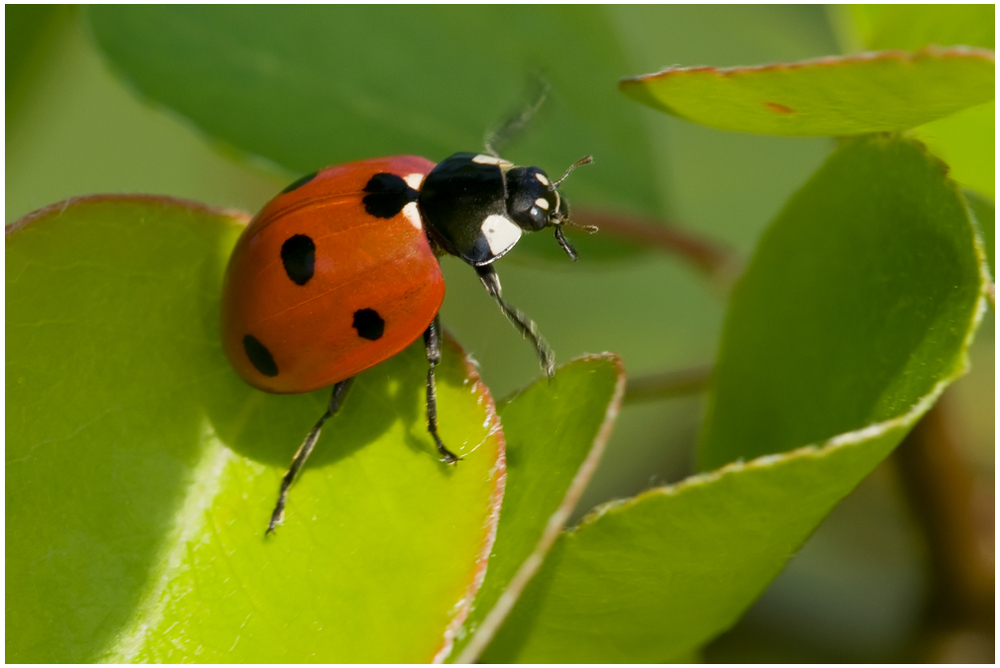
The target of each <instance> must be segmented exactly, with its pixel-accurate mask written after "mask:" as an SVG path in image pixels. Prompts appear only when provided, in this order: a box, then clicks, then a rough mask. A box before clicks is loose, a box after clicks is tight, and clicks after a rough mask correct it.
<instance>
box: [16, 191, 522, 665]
mask: <svg viewBox="0 0 1000 668" xmlns="http://www.w3.org/2000/svg"><path fill="white" fill-rule="evenodd" d="M245 220H246V218H245V217H244V216H240V215H226V214H224V213H220V212H214V211H209V210H206V209H204V208H201V207H198V206H194V205H191V204H187V203H183V202H178V201H168V200H162V199H154V198H136V197H133V198H109V197H104V198H89V199H85V200H79V201H71V202H67V203H65V204H63V205H58V206H55V207H51V208H49V209H46V210H44V211H43V212H41V213H39V214H37V215H35V216H33V217H31V218H30V220H26V221H22V223H20V224H18V225H17V226H15V227H14V228H13V231H11V230H8V233H9V234H8V237H7V258H6V280H7V284H6V285H7V316H8V320H7V342H8V343H10V344H11V345H10V347H9V348H8V349H7V357H6V360H7V363H6V390H7V416H8V417H7V437H8V438H9V439H10V440H8V441H7V448H6V465H7V477H6V497H5V498H6V521H7V533H6V543H7V547H6V563H7V577H8V588H7V627H6V631H7V635H6V638H7V640H6V646H5V648H6V656H7V658H8V659H9V660H14V661H41V662H48V661H70V662H73V661H94V660H112V661H134V660H147V661H195V660H197V661H241V662H257V661H265V662H266V661H279V662H281V661H287V662H292V661H307V660H319V661H427V660H430V659H431V658H433V657H434V656H435V654H437V653H441V652H442V650H446V649H447V648H448V646H449V644H450V636H451V635H453V634H454V632H455V631H456V629H457V628H458V626H459V625H460V624H461V622H462V620H463V617H464V616H465V615H466V614H467V612H468V610H469V607H470V604H471V600H472V597H473V595H474V594H475V591H476V589H477V588H478V586H479V583H480V582H481V578H482V575H483V571H484V569H485V565H486V564H485V560H486V558H487V557H488V554H489V553H488V550H489V548H490V546H491V545H492V542H493V535H494V532H495V527H496V518H497V512H498V510H499V504H500V499H501V496H502V490H503V481H504V456H503V436H502V432H501V431H500V427H499V422H498V420H497V418H496V416H495V413H494V410H493V404H492V400H491V399H490V397H489V394H488V393H487V392H486V390H485V388H484V387H483V385H482V384H481V383H479V382H478V381H477V377H476V375H475V372H474V371H473V370H472V368H471V367H470V366H469V364H468V363H467V362H466V361H465V360H464V358H463V353H462V352H461V350H460V349H459V348H458V346H457V345H456V344H454V343H453V342H449V343H448V344H447V345H446V347H445V350H444V362H443V364H442V365H441V366H440V367H438V368H439V373H438V396H439V402H440V421H441V431H442V437H443V438H444V440H445V442H446V443H448V445H449V446H450V447H451V448H452V449H453V450H455V451H456V452H458V453H459V454H462V455H464V457H465V459H464V460H463V461H462V462H461V463H459V464H458V465H457V466H455V467H451V466H447V465H445V464H443V463H442V462H440V461H439V458H438V456H437V454H436V452H435V450H434V446H433V443H432V441H431V440H430V439H429V437H428V435H427V433H426V426H425V419H424V378H425V376H426V368H427V363H426V359H425V358H424V351H423V345H422V342H420V343H417V344H415V345H414V346H411V347H410V348H409V349H407V350H406V351H405V352H404V353H402V354H400V355H398V356H397V357H395V358H393V359H392V360H390V361H388V362H386V363H384V364H381V365H379V366H377V367H375V368H373V369H371V370H369V371H366V372H364V373H363V374H361V375H360V376H359V378H358V381H357V382H356V383H355V385H354V387H353V388H352V390H351V392H350V395H349V396H348V399H347V402H346V405H345V407H344V409H343V410H342V411H341V413H340V414H339V415H337V416H336V417H335V418H334V419H333V420H331V421H330V422H328V423H327V427H326V429H325V431H324V433H323V437H322V438H321V440H320V442H319V444H318V446H317V450H316V452H315V453H314V455H313V457H312V458H311V459H310V461H309V462H308V464H307V466H306V468H305V469H304V471H303V474H302V476H301V479H300V480H299V482H298V483H297V484H296V486H295V488H294V489H293V491H292V495H291V499H290V502H289V507H288V516H287V517H288V519H287V521H286V523H285V524H284V525H283V526H282V527H280V528H279V530H278V531H277V533H276V535H274V536H272V537H270V538H267V539H266V538H265V537H264V528H265V526H266V523H267V519H268V517H269V514H270V511H271V507H272V505H273V504H274V501H275V498H276V494H277V489H278V482H279V479H280V476H281V474H282V473H283V471H284V469H285V467H286V466H287V465H288V462H289V460H290V458H291V455H292V453H293V451H294V450H295V448H296V447H298V445H299V443H300V442H301V440H302V438H303V437H304V434H305V432H306V431H307V430H308V429H309V428H310V427H311V425H312V424H313V423H314V421H315V420H316V418H317V417H318V416H319V414H320V413H321V412H322V410H323V408H324V406H325V404H326V401H327V396H326V393H325V392H318V393H313V394H309V395H295V396H275V395H266V394H264V393H261V392H258V391H256V390H253V389H251V388H249V387H248V386H246V385H245V384H244V383H243V382H242V381H241V380H240V379H239V378H238V377H237V376H236V375H235V373H234V372H233V371H232V370H231V369H230V368H229V367H228V364H227V363H226V361H225V358H224V357H223V356H222V353H221V350H220V344H219V335H218V317H219V310H218V301H219V292H220V286H221V272H222V268H223V267H224V263H225V259H226V257H227V255H228V252H229V250H230V248H231V247H232V244H233V243H234V241H235V238H236V236H237V234H238V233H239V231H240V225H239V223H240V222H245Z"/></svg>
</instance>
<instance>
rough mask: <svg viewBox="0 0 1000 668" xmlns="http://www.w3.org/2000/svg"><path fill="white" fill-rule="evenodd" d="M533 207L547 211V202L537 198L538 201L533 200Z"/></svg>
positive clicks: (542, 198)
mask: <svg viewBox="0 0 1000 668" xmlns="http://www.w3.org/2000/svg"><path fill="white" fill-rule="evenodd" d="M535 206H537V207H540V208H541V209H543V210H544V211H548V210H549V200H547V199H545V198H544V197H539V198H538V199H536V200H535Z"/></svg>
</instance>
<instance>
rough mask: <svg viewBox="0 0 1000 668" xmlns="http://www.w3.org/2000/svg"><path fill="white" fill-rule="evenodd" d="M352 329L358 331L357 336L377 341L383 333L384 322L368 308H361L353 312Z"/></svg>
mask: <svg viewBox="0 0 1000 668" xmlns="http://www.w3.org/2000/svg"><path fill="white" fill-rule="evenodd" d="M353 326H354V329H356V330H358V336H360V337H361V338H362V339H368V340H369V341H378V340H379V339H381V338H382V333H383V332H384V331H385V320H383V319H382V316H380V315H379V314H378V313H377V312H376V311H374V310H372V309H370V308H363V309H361V310H360V311H355V312H354V325H353Z"/></svg>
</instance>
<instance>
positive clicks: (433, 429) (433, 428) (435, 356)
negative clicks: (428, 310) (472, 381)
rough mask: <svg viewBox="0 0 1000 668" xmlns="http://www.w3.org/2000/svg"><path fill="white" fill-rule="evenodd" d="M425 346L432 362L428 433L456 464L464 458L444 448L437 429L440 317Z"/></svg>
mask: <svg viewBox="0 0 1000 668" xmlns="http://www.w3.org/2000/svg"><path fill="white" fill-rule="evenodd" d="M424 346H426V348H427V361H428V362H430V368H429V369H428V370H427V431H429V432H430V434H431V436H432V437H433V438H434V445H436V446H437V450H438V452H439V453H441V456H442V457H443V458H444V461H445V462H447V463H448V464H454V463H455V462H457V461H459V460H460V459H462V458H461V457H459V456H458V455H456V454H455V453H453V452H452V451H451V450H449V449H448V448H446V447H444V443H442V442H441V437H439V436H438V428H437V390H436V389H435V387H434V367H436V366H437V365H438V364H439V363H440V362H441V320H440V316H437V315H436V316H434V320H432V321H431V324H430V327H428V328H427V331H426V332H424Z"/></svg>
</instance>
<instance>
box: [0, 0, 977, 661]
mask: <svg viewBox="0 0 1000 668" xmlns="http://www.w3.org/2000/svg"><path fill="white" fill-rule="evenodd" d="M5 13H6V21H7V23H6V26H7V27H6V38H7V42H6V44H7V45H6V56H7V66H6V67H7V70H6V74H7V84H6V100H7V101H6V111H7V116H6V117H7V133H6V138H7V144H6V146H7V148H6V174H7V177H6V178H7V181H6V209H5V221H6V222H7V223H11V222H13V221H15V220H17V219H18V218H20V217H21V216H23V215H25V214H26V213H28V212H30V211H32V210H34V209H37V208H40V207H42V206H45V205H47V204H51V203H54V202H57V201H60V200H63V199H66V198H68V197H73V196H78V195H86V194H92V193H153V194H162V195H169V196H173V197H182V198H190V199H194V200H198V201H201V202H205V203H208V204H211V205H215V206H221V207H233V208H238V209H242V210H245V211H250V212H252V211H255V210H256V209H258V208H259V207H260V206H261V205H262V204H263V203H264V202H266V201H267V200H268V199H270V198H271V197H272V196H273V195H274V194H275V193H276V192H277V191H278V190H280V189H281V188H282V187H283V186H284V185H286V184H287V183H288V182H289V181H290V180H291V179H292V178H294V177H295V176H297V175H295V174H289V173H287V172H283V171H281V170H279V169H277V168H275V167H273V166H272V165H270V164H266V163H264V162H263V161H251V160H247V159H245V158H243V157H240V156H238V155H237V154H236V153H235V152H233V151H228V150H227V149H226V147H223V146H217V145H213V142H212V141H211V140H207V139H206V138H205V137H204V136H202V135H200V134H199V133H198V132H197V131H196V130H195V129H194V128H193V127H192V126H190V125H189V124H188V123H187V122H186V121H185V120H184V119H183V118H179V117H177V116H176V115H174V114H172V113H171V112H170V111H167V110H163V109H156V108H152V107H150V106H149V105H148V104H147V103H145V102H144V101H142V100H140V99H139V98H137V97H136V96H135V95H133V93H132V92H131V91H130V90H129V89H128V88H127V87H126V86H125V85H123V83H122V82H121V81H120V80H119V79H117V78H116V77H115V76H114V75H113V73H112V72H111V71H110V70H109V68H108V67H107V65H106V64H105V62H104V61H103V60H102V58H101V55H100V54H99V53H98V52H97V51H96V49H95V47H94V44H93V41H92V39H91V37H90V35H89V34H88V28H87V25H86V22H85V20H84V15H83V12H81V11H80V10H78V9H75V8H68V7H39V6H7V7H6V10H5ZM608 13H609V16H611V17H612V19H613V21H612V23H613V25H612V29H613V30H615V31H617V33H618V34H619V36H620V41H621V43H622V44H623V45H625V48H626V49H627V50H628V51H629V53H628V56H629V58H630V59H631V61H632V62H633V63H636V65H637V68H636V69H635V70H634V71H627V72H620V73H619V74H620V75H621V76H627V75H634V74H640V73H643V72H651V71H656V70H658V69H660V68H662V67H664V66H667V65H670V64H675V63H677V64H683V65H702V64H704V65H717V66H730V65H750V64H757V63H763V62H770V61H787V60H798V59H803V58H810V57H816V56H823V55H830V54H836V53H839V52H841V51H842V50H843V49H842V47H841V45H840V44H841V43H842V42H845V39H846V43H850V39H847V38H845V37H844V34H843V33H844V30H845V28H844V21H843V15H842V14H840V13H835V12H833V11H831V10H828V9H827V8H824V7H820V6H808V7H798V6H773V7H752V6H730V7H721V6H714V7H712V6H708V7H691V6H669V7H658V8H650V7H638V8H634V7H620V8H614V9H609V12H608ZM835 27H837V31H839V32H840V33H841V34H839V35H837V34H835V32H836V31H835V29H834V28H835ZM838 39H839V41H838ZM609 85H612V86H613V82H609ZM607 93H608V91H602V94H607ZM613 94H615V95H617V94H618V93H617V92H614V93H613ZM512 102H513V101H512ZM504 111H506V110H505V109H498V110H496V113H495V115H496V116H498V117H499V116H500V115H502V114H503V113H504ZM639 113H640V114H641V118H642V119H643V122H644V123H645V124H646V126H647V128H648V130H649V133H650V136H651V137H653V142H654V144H655V145H654V146H653V153H654V155H655V157H656V165H655V169H656V170H657V173H656V174H655V175H654V176H655V182H656V184H657V186H658V189H659V199H660V202H661V209H662V212H663V214H664V215H665V216H667V217H669V219H670V220H672V221H675V222H676V223H677V224H679V225H681V226H682V227H684V228H685V229H687V230H690V231H692V232H695V233H697V234H699V235H702V236H704V237H705V238H707V239H710V240H714V241H716V242H718V243H720V244H722V245H724V246H728V247H731V248H734V249H735V250H737V251H738V252H739V253H741V254H742V255H744V256H748V255H749V254H750V253H751V252H752V250H753V247H754V243H755V241H756V239H757V237H758V235H759V234H760V232H761V231H762V230H763V229H764V227H765V226H766V225H767V224H768V222H769V221H770V220H771V219H772V218H773V217H774V215H775V214H776V213H777V212H778V210H779V209H780V208H781V206H782V205H783V203H784V202H785V200H786V199H787V198H788V197H789V195H790V194H791V193H792V192H794V191H795V189H796V188H797V187H798V186H799V185H801V184H802V183H803V182H804V181H805V180H806V179H807V178H808V177H809V176H810V175H811V174H812V173H813V172H814V171H815V170H816V169H817V168H818V167H819V165H820V164H821V163H822V161H823V160H824V159H825V157H826V156H827V155H828V154H829V153H830V151H831V150H832V148H833V145H834V144H833V141H832V140H829V139H821V138H818V139H813V138H810V139H804V138H789V137H767V136H756V135H743V134H736V133H727V132H721V131H717V130H712V129H710V128H705V127H701V126H697V125H694V124H691V123H686V122H684V121H680V120H678V119H675V118H673V117H668V116H665V115H663V114H660V113H658V112H655V111H652V110H649V109H646V108H642V109H640V112H639ZM327 131H328V130H327ZM478 148H479V147H477V146H455V147H454V150H456V151H458V150H477V149H478ZM589 150H590V149H589V148H588V147H587V146H580V154H581V155H583V154H585V153H587V152H589ZM372 157H374V156H372ZM428 157H434V156H428ZM596 157H597V159H598V160H599V159H600V156H599V155H598V156H596ZM442 265H443V268H444V271H445V274H446V277H447V285H448V295H447V298H446V300H445V305H444V310H443V313H442V317H443V321H444V324H445V326H446V327H447V328H448V329H449V330H450V331H451V332H452V333H453V334H454V335H455V336H456V337H457V338H458V340H459V341H461V342H462V345H463V346H464V347H465V348H466V350H467V351H468V352H469V353H471V354H472V355H473V356H474V357H475V358H476V360H477V361H478V362H479V364H480V365H481V371H482V375H483V377H484V379H485V380H486V382H487V384H488V385H489V387H490V388H491V390H492V392H493V393H494V395H495V396H497V397H502V396H504V395H507V394H509V393H510V392H512V391H514V390H516V389H517V388H518V387H521V386H522V385H525V384H526V383H528V382H529V381H530V380H531V379H533V378H534V377H535V376H536V375H537V373H538V369H537V364H536V362H535V359H534V357H533V355H532V353H531V350H530V349H529V347H528V346H527V345H526V344H525V343H523V342H522V341H521V340H520V339H519V337H518V336H517V335H516V334H515V333H514V332H513V330H512V329H511V328H510V327H509V325H507V323H506V322H505V321H504V319H503V317H502V316H501V314H500V313H499V312H498V311H497V309H496V307H495V306H494V304H493V303H492V302H491V301H490V300H489V299H488V298H487V296H486V295H485V293H484V292H483V290H482V288H481V286H480V285H479V282H478V281H477V280H476V279H475V278H474V275H473V273H472V272H471V270H469V268H468V267H466V266H465V265H463V264H461V263H460V262H458V261H456V260H453V259H452V258H446V259H444V260H443V262H442ZM498 272H499V274H500V276H501V278H502V280H503V284H504V288H505V296H507V298H508V299H509V300H510V301H511V302H513V303H514V304H516V305H517V306H518V307H519V308H521V309H522V310H524V311H525V312H527V313H529V314H530V315H531V316H532V317H533V318H534V319H535V320H536V321H537V322H538V324H539V326H540V328H541V330H542V332H544V333H545V335H546V337H547V338H548V339H549V341H550V343H551V344H552V346H553V348H554V349H555V350H556V352H557V356H558V357H557V359H558V360H560V361H562V362H566V361H568V360H569V359H571V358H573V357H576V356H577V355H580V354H583V353H588V352H600V351H604V350H611V351H614V352H616V353H618V354H620V355H621V356H622V358H623V359H624V361H625V364H626V368H627V370H628V372H629V374H630V377H633V378H634V377H637V376H642V375H645V374H650V373H656V372H661V371H667V370H671V369H681V368H688V367H692V366H696V365H700V364H706V363H710V362H711V361H712V359H713V358H714V355H715V351H716V348H717V345H718V337H719V332H720V328H721V325H722V319H723V317H724V313H725V306H726V305H725V298H724V295H722V294H721V292H720V291H719V290H718V289H717V288H716V287H714V286H712V285H711V284H709V283H708V282H706V280H705V279H704V278H703V277H702V276H700V275H698V274H695V273H694V272H692V271H691V270H690V269H689V267H688V265H687V264H685V263H684V262H682V261H680V260H678V259H677V258H673V257H668V256H664V255H662V254H646V255H640V256H638V257H633V258H631V259H627V260H620V261H610V262H596V263H595V262H588V261H587V257H586V255H583V257H581V260H580V262H579V263H577V264H575V265H571V264H570V263H569V262H568V261H566V262H565V263H554V262H544V261H539V260H537V259H535V258H533V257H531V256H530V255H528V254H524V253H518V252H517V251H515V252H513V253H511V254H510V255H509V256H508V257H507V258H505V259H504V260H503V261H502V262H501V263H500V264H499V265H498ZM994 331H995V327H994V316H993V312H992V311H991V312H990V313H988V314H987V317H986V318H985V320H984V323H983V326H982V328H981V329H980V332H979V334H978V339H977V341H976V344H975V345H974V347H973V350H972V372H971V373H970V374H969V375H968V376H967V377H966V378H964V379H963V380H961V381H960V382H959V383H957V384H956V385H955V386H954V387H953V388H952V389H951V390H949V392H948V395H947V396H946V398H945V399H946V401H947V402H948V405H949V409H950V411H951V412H952V414H953V415H954V416H955V419H953V420H952V421H951V427H952V428H953V430H954V432H955V433H954V434H953V437H954V439H955V441H956V442H957V443H958V444H960V446H961V448H962V453H963V455H964V456H965V458H966V459H967V461H968V462H970V463H971V466H972V467H973V470H974V471H975V472H976V474H977V478H976V479H977V481H978V482H977V484H979V485H980V486H981V489H980V492H981V494H982V496H983V498H984V499H985V500H988V501H989V508H990V509H992V505H993V504H992V501H993V496H994V495H993V470H994V454H993V453H994V442H995V440H994V397H995V392H994V387H995V379H994V371H993V369H994ZM701 412H702V402H701V401H700V399H699V398H698V397H697V396H692V397H685V398H679V399H672V400H664V401H653V402H647V403H637V404H630V405H627V406H626V408H625V409H624V410H623V411H622V414H621V416H620V417H619V421H618V424H617V426H616V429H615V432H614V435H613V437H612V439H611V442H610V443H609V445H608V448H607V451H606V454H605V456H604V460H603V462H602V463H601V466H600V468H599V470H598V472H597V474H596V475H595V478H594V480H593V481H592V483H591V485H590V487H589V488H588V490H587V492H586V494H585V496H584V498H583V499H582V501H581V503H580V507H579V511H578V517H579V516H580V514H582V513H583V512H585V511H586V510H587V509H589V508H591V507H593V506H594V505H595V504H596V503H599V502H601V501H604V500H607V499H611V498H616V497H623V496H628V495H632V494H634V493H636V492H638V491H641V490H643V489H646V488H648V487H651V486H653V485H659V484H664V483H667V482H673V481H676V480H678V479H681V478H683V477H685V476H686V475H688V474H689V473H690V472H691V471H692V470H693V453H694V446H695V443H696V441H697V436H698V425H699V422H700V418H701ZM990 513H992V510H990ZM989 520H990V522H991V523H992V514H990V516H989ZM990 549H992V548H990ZM927 579H928V558H927V546H926V545H925V544H924V542H923V538H922V535H921V533H920V531H919V530H918V527H917V525H916V523H915V520H914V517H913V516H912V513H911V511H910V510H909V509H908V506H907V504H906V502H905V500H904V499H903V497H902V495H901V490H900V481H899V476H898V472H897V470H896V468H895V467H894V465H893V463H892V462H891V461H890V462H887V463H885V464H883V465H882V466H881V467H879V469H877V470H876V472H875V473H874V474H873V475H872V476H870V477H869V478H868V479H867V480H866V481H865V482H864V483H862V485H861V486H860V487H859V488H858V489H857V490H856V491H855V492H854V493H853V494H852V495H851V496H850V497H848V499H846V500H845V501H844V502H843V503H842V504H841V505H840V506H839V507H838V508H837V509H836V510H835V511H834V513H833V514H832V515H831V516H830V517H829V518H828V519H827V521H826V522H825V523H824V524H823V526H822V527H821V528H820V529H819V530H818V531H817V532H816V534H815V535H814V536H813V538H812V539H811V540H810V541H809V542H808V543H807V544H806V546H805V547H804V548H803V550H802V552H801V553H800V554H799V555H798V556H797V557H795V559H793V560H792V562H791V563H790V564H789V566H788V567H787V568H786V569H785V572H784V573H783V574H782V575H781V576H780V577H779V578H778V579H777V580H776V581H775V582H774V583H773V584H772V585H771V587H770V588H769V589H768V591H767V592H766V593H765V595H764V596H763V597H762V598H761V599H760V600H759V601H758V602H757V604H756V605H755V606H754V607H753V608H752V609H751V610H750V612H749V613H748V614H747V615H746V617H745V618H744V620H743V621H742V622H741V623H740V624H739V625H738V626H737V627H736V628H734V629H733V630H732V631H731V632H729V633H728V634H726V635H725V636H723V637H722V638H720V639H719V640H717V641H716V642H715V643H714V644H713V645H712V646H710V647H709V648H708V650H707V651H706V658H707V659H708V660H719V661H739V662H748V661H879V660H890V659H893V658H898V657H900V656H904V655H905V652H906V647H907V646H908V644H909V643H912V642H913V641H914V637H913V636H914V633H915V632H916V629H917V625H918V623H919V621H920V616H921V611H922V606H923V605H924V603H925V600H926V597H927V595H928V586H927ZM966 649H968V648H966ZM980 649H982V648H976V647H972V648H971V649H968V651H969V652H971V653H970V654H966V655H962V654H959V655H958V656H959V657H964V658H966V660H975V659H974V657H976V656H979V655H978V654H976V652H977V651H979V650H980ZM989 655H990V656H992V646H990V647H989Z"/></svg>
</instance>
